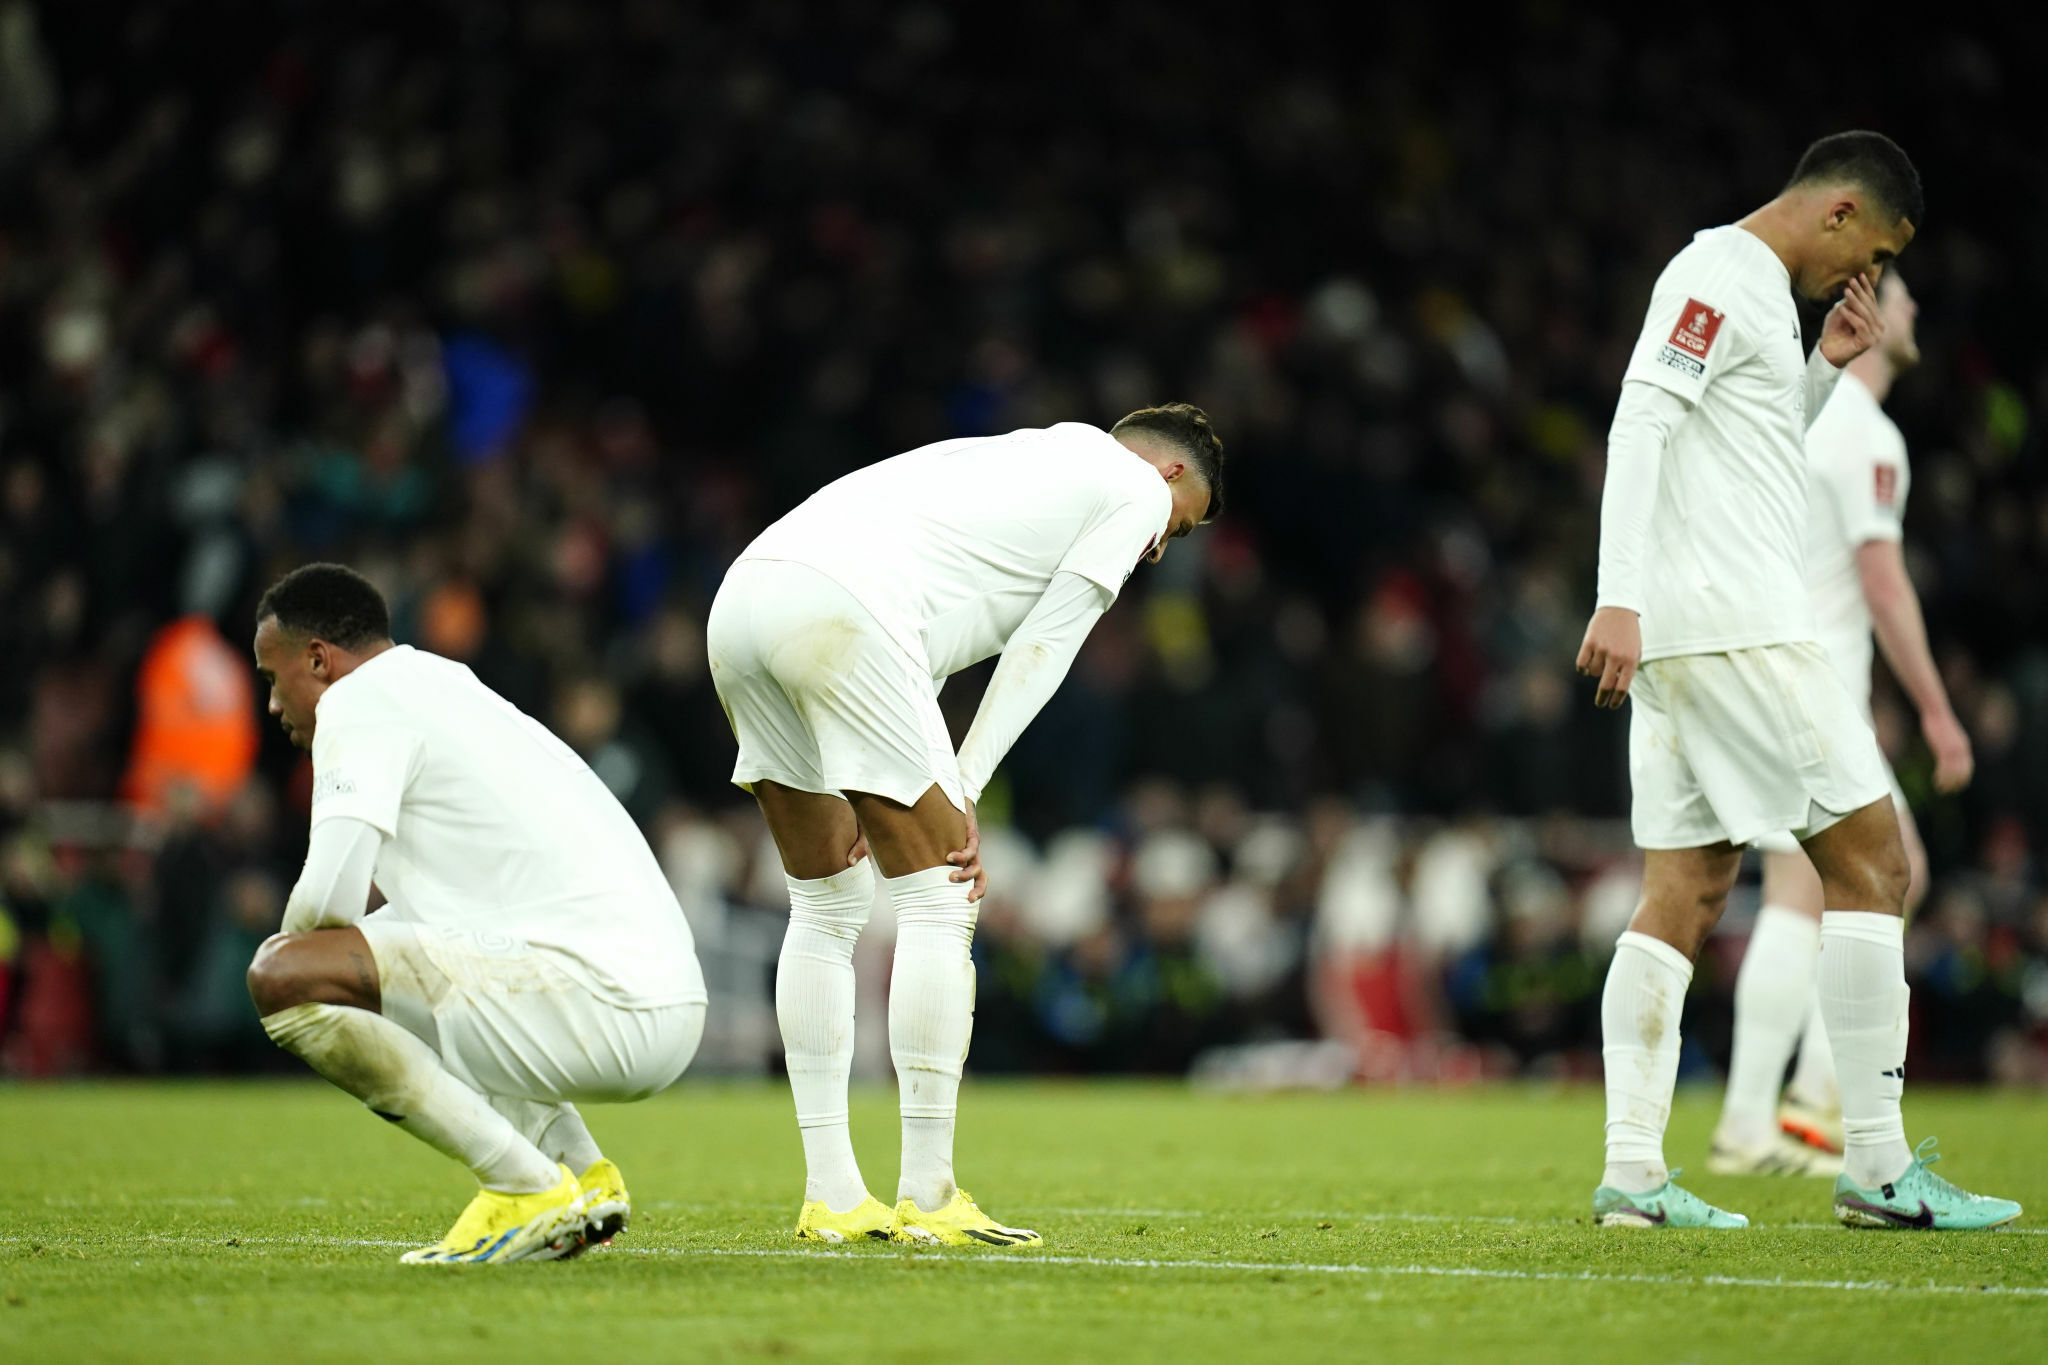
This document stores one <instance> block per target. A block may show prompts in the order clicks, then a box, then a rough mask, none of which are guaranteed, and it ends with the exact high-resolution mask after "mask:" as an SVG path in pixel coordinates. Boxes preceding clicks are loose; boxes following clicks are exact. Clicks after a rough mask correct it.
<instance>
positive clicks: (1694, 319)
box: [1623, 271, 1741, 404]
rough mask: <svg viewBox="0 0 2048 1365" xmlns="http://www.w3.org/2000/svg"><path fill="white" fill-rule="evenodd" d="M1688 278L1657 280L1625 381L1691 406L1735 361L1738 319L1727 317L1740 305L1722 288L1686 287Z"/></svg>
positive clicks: (1673, 275) (1671, 273)
mask: <svg viewBox="0 0 2048 1365" xmlns="http://www.w3.org/2000/svg"><path fill="white" fill-rule="evenodd" d="M1690 278H1691V277H1690V275H1689V273H1686V272H1679V271H1667V272H1666V274H1665V277H1664V278H1663V279H1660V280H1658V281H1657V288H1656V291H1655V293H1653V294H1652V295H1651V296H1650V310H1649V313H1648V314H1647V315H1646V316H1645V317H1644V319H1643V332H1642V335H1641V336H1640V337H1638V338H1637V339H1636V348H1635V351H1634V352H1633V353H1632V354H1631V355H1630V356H1629V361H1628V372H1627V374H1625V375H1624V376H1623V378H1624V379H1632V380H1636V381H1639V382H1641V383H1644V384H1654V385H1656V386H1657V387H1658V388H1660V389H1663V390H1664V391H1665V392H1666V393H1672V394H1676V395H1677V396H1678V397H1680V398H1682V399H1684V400H1685V402H1686V403H1688V404H1693V403H1697V402H1699V401H1700V397H1701V395H1703V394H1704V393H1706V391H1707V385H1709V384H1711V383H1712V382H1713V381H1714V376H1715V375H1717V374H1719V373H1720V372H1721V371H1722V370H1724V369H1726V368H1727V367H1728V364H1729V363H1730V361H1731V360H1733V358H1734V352H1735V351H1736V350H1737V349H1738V346H1739V344H1740V341H1739V338H1740V335H1741V320H1740V319H1739V318H1736V317H1732V316H1731V315H1730V313H1731V310H1734V309H1737V308H1739V306H1740V305H1739V303H1737V302H1736V301H1735V300H1732V299H1730V298H1728V297H1726V294H1727V293H1728V292H1729V291H1728V290H1727V289H1726V287H1725V286H1722V285H1711V286H1710V285H1702V284H1690V285H1689V280H1690Z"/></svg>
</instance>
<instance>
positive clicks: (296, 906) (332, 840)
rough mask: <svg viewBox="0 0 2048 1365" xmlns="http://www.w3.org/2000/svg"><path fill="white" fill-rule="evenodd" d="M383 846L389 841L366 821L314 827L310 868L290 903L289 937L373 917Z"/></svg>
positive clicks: (327, 822) (286, 921)
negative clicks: (374, 882)
mask: <svg viewBox="0 0 2048 1365" xmlns="http://www.w3.org/2000/svg"><path fill="white" fill-rule="evenodd" d="M383 844H384V836H383V835H382V834H380V833H378V832H377V829H376V827H375V826H373V825H370V824H368V823H366V822H365V821H362V820H352V819H349V818H347V817H339V818H336V819H330V820H323V821H321V822H320V823H319V824H317V825H315V826H313V832H312V836H311V837H310V838H309V839H308V840H307V843H306V865H305V867H304V868H303V869H302V870H301V871H300V873H299V880H298V882H297V883H296V884H295V885H294V886H293V887H292V894H291V896H290V898H289V899H287V900H286V901H285V907H284V931H285V932H286V933H288V934H303V933H306V932H308V931H309V930H313V929H341V928H346V927H348V926H349V925H351V924H354V923H355V922H356V921H357V920H359V919H361V918H362V917H363V916H364V915H365V914H366V913H368V911H369V906H370V889H371V888H370V881H371V879H372V878H373V877H374V876H375V875H376V872H377V852H378V850H379V849H380V848H382V847H383Z"/></svg>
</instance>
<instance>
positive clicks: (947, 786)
mask: <svg viewBox="0 0 2048 1365" xmlns="http://www.w3.org/2000/svg"><path fill="white" fill-rule="evenodd" d="M705 648H706V651H707V652H708V653H709V655H710V658H711V680H712V683H713V685H714V686H716V687H717V689H718V700H719V703H720V704H721V705H722V706H724V707H725V718H726V720H727V721H729V722H730V723H731V725H732V731H733V734H734V735H735V736H737V737H738V739H739V742H740V755H739V761H738V762H737V763H736V764H734V765H733V771H732V780H733V781H734V782H736V783H738V784H739V785H740V786H741V787H745V788H747V789H748V790H752V784H753V783H755V782H759V781H761V780H763V779H764V778H765V779H767V780H769V781H773V782H780V783H782V784H783V785H784V786H786V787H794V788H796V789H797V790H798V791H807V792H819V793H824V794H832V795H844V794H846V793H847V792H872V793H874V794H875V795H877V796H885V797H887V798H889V799H890V800H891V801H895V802H898V803H900V804H902V805H905V806H910V805H915V804H916V803H917V800H918V798H919V797H921V796H923V795H924V794H925V793H926V792H927V791H929V790H931V788H932V787H933V785H934V784H936V785H937V786H938V787H939V789H940V790H941V791H943V792H945V794H946V799H947V800H949V801H951V802H952V803H953V804H954V805H955V806H956V807H959V808H961V809H965V806H964V804H963V802H962V796H961V786H960V764H959V759H958V757H957V756H956V755H955V754H954V752H953V741H952V738H951V736H949V735H948V734H947V733H946V719H945V716H944V715H943V714H942V713H941V712H940V711H939V698H938V690H937V688H936V687H935V686H934V685H933V682H932V677H931V673H930V671H929V670H928V669H927V668H926V667H925V666H924V664H923V662H922V661H921V660H918V659H915V658H913V657H912V656H911V655H910V654H909V653H908V652H907V651H906V650H904V648H903V647H902V646H901V645H899V644H897V643H896V642H895V641H894V640H892V639H890V638H889V636H888V634H887V633H886V632H885V631H884V630H883V629H882V627H881V625H880V623H878V622H877V621H876V620H875V618H874V617H873V616H872V615H870V614H869V613H868V610H867V608H865V607H863V606H862V605H861V604H860V602H859V601H858V600H856V599H855V598H854V596H853V594H851V593H849V592H848V591H847V590H846V589H845V588H842V587H841V586H839V584H837V583H835V582H833V581H832V580H831V579H830V578H827V577H826V576H825V575H824V574H822V573H820V572H818V570H816V569H813V568H811V567H810V566H808V565H804V564H795V563H791V562H789V561H787V560H774V559H748V560H742V561H740V562H739V563H737V564H735V565H733V566H732V569H731V571H730V572H728V573H727V574H726V576H725V582H724V584H723V585H721V586H720V587H719V589H718V596H717V598H716V599H715V600H714V601H713V602H712V604H711V616H710V619H709V621H708V622H707V623H706V626H705Z"/></svg>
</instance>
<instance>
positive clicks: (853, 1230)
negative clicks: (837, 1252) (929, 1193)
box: [796, 1195, 896, 1246]
mask: <svg viewBox="0 0 2048 1365" xmlns="http://www.w3.org/2000/svg"><path fill="white" fill-rule="evenodd" d="M895 1232H896V1215H895V1214H893V1213H891V1212H889V1206H888V1205H887V1204H884V1203H883V1202H882V1201H881V1200H879V1199H877V1198H875V1197H874V1196H873V1195H869V1196H868V1197H867V1198H865V1199H863V1200H861V1201H860V1202H859V1203H858V1204H855V1205H854V1206H853V1207H852V1208H850V1209H848V1210H847V1211H846V1212H845V1213H834V1212H832V1209H831V1206H830V1205H828V1204H826V1202H825V1201H824V1200H822V1199H809V1200H806V1201H804V1208H803V1212H802V1213H799V1214H798V1215H797V1217H796V1239H797V1240H798V1241H799V1242H830V1243H832V1244H833V1245H835V1246H837V1245H839V1244H840V1243H842V1242H868V1241H873V1242H886V1241H888V1240H889V1239H890V1238H891V1237H892V1236H894V1235H895Z"/></svg>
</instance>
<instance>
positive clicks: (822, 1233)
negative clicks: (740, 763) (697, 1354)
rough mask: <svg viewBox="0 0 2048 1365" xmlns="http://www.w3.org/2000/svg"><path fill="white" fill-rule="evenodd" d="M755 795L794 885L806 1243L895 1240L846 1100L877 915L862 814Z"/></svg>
mask: <svg viewBox="0 0 2048 1365" xmlns="http://www.w3.org/2000/svg"><path fill="white" fill-rule="evenodd" d="M753 787H754V798H755V800H756V801H758V802H759V803H760V806H761V814H762V816H763V817H764V818H765V819H766V820H767V822H768V832H769V833H770V834H771V835H772V836H773V837H774V839H775V847H776V849H777V851H778V852H779V853H780V854H781V855H782V867H783V872H784V875H785V877H786V878H787V880H788V884H789V931H788V933H786V934H785V935H784V936H783V940H782V955H781V958H780V959H779V960H778V962H777V964H776V971H775V1018H776V1022H777V1023H778V1024H779V1025H780V1026H781V1030H782V1047H783V1057H784V1063H785V1066H786V1067H787V1069H788V1072H789V1088H790V1093H791V1094H792V1096H793V1097H794V1098H795V1101H796V1122H797V1130H798V1132H799V1133H800V1135H801V1136H802V1138H803V1144H804V1171H805V1174H804V1206H803V1212H802V1214H801V1215H800V1216H799V1218H798V1221H797V1236H798V1237H800V1238H803V1239H805V1240H807V1241H824V1242H843V1241H848V1240H854V1239H859V1238H864V1237H870V1238H886V1237H888V1236H889V1235H890V1232H891V1229H892V1227H893V1225H894V1216H893V1215H892V1214H891V1213H890V1212H889V1210H888V1208H887V1207H886V1206H885V1205H883V1204H882V1203H881V1202H880V1201H879V1200H876V1199H874V1198H873V1197H871V1196H870V1195H869V1194H868V1188H867V1182H866V1181H865V1180H863V1179H862V1178H861V1173H860V1164H859V1163H858V1162H857V1161H856V1160H855V1158H854V1154H853V1136H852V1132H851V1130H850V1129H849V1127H848V1123H847V1098H846V1087H847V1080H848V1077H849V1076H850V1074H851V1072H852V1069H853V1028H854V980H853V950H854V946H855V944H856V943H857V942H858V941H859V939H860V933H861V930H862V928H863V927H864V926H865V925H866V924H867V921H868V912H869V911H870V909H871V908H872V907H873V905H874V899H875V887H874V873H873V872H872V871H871V870H870V863H871V860H870V859H869V858H868V857H867V856H866V854H867V848H866V846H865V845H864V844H863V843H862V842H861V834H860V825H859V823H858V822H857V821H856V820H855V819H854V815H853V807H852V806H850V805H848V804H847V803H846V801H845V800H844V799H842V798H841V797H838V796H828V795H823V794H820V793H817V792H807V791H799V790H797V789H796V788H794V787H788V786H784V785H783V784H782V783H780V782H770V781H759V782H755V783H754V784H753Z"/></svg>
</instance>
